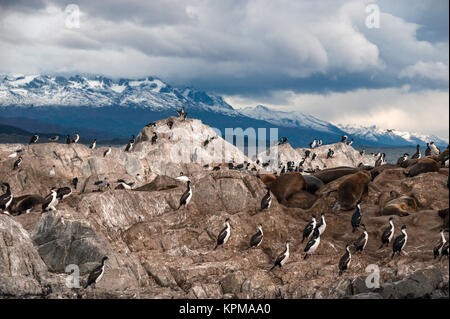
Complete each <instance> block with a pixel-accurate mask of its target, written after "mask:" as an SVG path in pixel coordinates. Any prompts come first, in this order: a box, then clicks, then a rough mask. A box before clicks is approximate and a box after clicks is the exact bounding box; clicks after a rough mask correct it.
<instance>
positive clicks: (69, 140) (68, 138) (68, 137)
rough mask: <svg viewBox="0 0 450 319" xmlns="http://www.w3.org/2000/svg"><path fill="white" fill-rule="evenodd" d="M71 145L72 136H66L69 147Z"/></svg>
mask: <svg viewBox="0 0 450 319" xmlns="http://www.w3.org/2000/svg"><path fill="white" fill-rule="evenodd" d="M70 143H72V140H71V139H70V135H69V134H67V135H66V144H67V145H69V144H70Z"/></svg>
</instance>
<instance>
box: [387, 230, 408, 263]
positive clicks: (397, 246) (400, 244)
mask: <svg viewBox="0 0 450 319" xmlns="http://www.w3.org/2000/svg"><path fill="white" fill-rule="evenodd" d="M407 241H408V234H407V233H406V225H403V226H402V233H401V235H398V236H397V237H396V238H395V240H394V245H393V246H392V257H391V258H394V256H395V254H396V253H399V255H401V254H402V251H403V248H405V246H406V242H407Z"/></svg>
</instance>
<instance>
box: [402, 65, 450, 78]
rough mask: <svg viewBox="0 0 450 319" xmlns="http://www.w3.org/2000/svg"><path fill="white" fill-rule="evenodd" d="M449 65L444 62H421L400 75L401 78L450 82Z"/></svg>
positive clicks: (405, 69)
mask: <svg viewBox="0 0 450 319" xmlns="http://www.w3.org/2000/svg"><path fill="white" fill-rule="evenodd" d="M448 76H449V72H448V65H446V64H444V63H442V62H423V61H419V62H417V63H416V64H414V65H410V66H408V67H406V68H404V69H403V70H402V71H400V73H399V77H400V78H403V77H407V78H415V77H421V78H425V79H430V80H435V81H447V82H448Z"/></svg>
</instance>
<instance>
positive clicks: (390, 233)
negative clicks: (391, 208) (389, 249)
mask: <svg viewBox="0 0 450 319" xmlns="http://www.w3.org/2000/svg"><path fill="white" fill-rule="evenodd" d="M393 220H394V218H393V217H389V226H388V227H387V228H385V230H384V231H383V234H382V235H381V246H380V248H378V249H381V248H382V247H383V246H385V245H386V246H388V245H389V243H390V242H391V240H392V238H393V237H394V229H395V227H394V222H393Z"/></svg>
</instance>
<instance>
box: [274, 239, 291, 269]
mask: <svg viewBox="0 0 450 319" xmlns="http://www.w3.org/2000/svg"><path fill="white" fill-rule="evenodd" d="M290 244H291V242H290V241H289V240H287V241H286V248H285V249H284V251H283V252H282V253H281V254H279V255H278V257H277V259H275V263H274V264H273V266H272V268H270V269H269V272H271V271H272V270H274V269H275V267H277V266H278V267H280V269H282V270H283V266H284V264H285V263H286V262H287V261H288V259H289V245H290ZM283 271H284V270H283Z"/></svg>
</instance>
